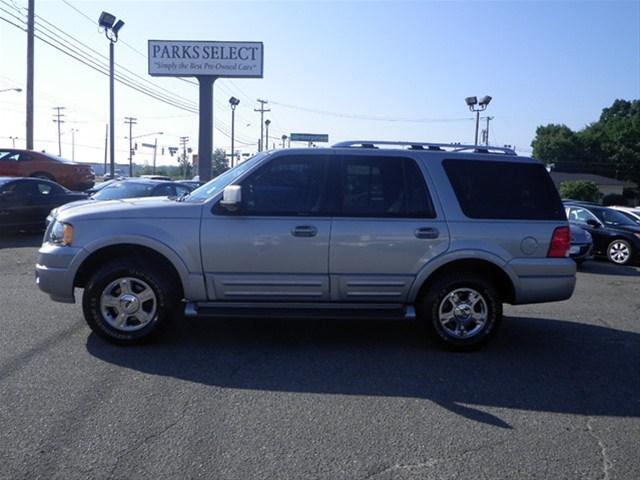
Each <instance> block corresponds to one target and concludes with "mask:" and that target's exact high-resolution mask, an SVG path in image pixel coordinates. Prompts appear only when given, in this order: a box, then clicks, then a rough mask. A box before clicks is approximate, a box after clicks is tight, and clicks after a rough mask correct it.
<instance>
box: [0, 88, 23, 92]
mask: <svg viewBox="0 0 640 480" xmlns="http://www.w3.org/2000/svg"><path fill="white" fill-rule="evenodd" d="M21 91H22V89H21V88H3V89H2V90H0V93H2V92H21Z"/></svg>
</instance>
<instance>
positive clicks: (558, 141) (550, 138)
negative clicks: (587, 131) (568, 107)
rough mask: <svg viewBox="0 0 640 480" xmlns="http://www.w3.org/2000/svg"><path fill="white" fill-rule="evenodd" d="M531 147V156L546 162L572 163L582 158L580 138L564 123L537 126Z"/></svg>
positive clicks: (557, 163)
mask: <svg viewBox="0 0 640 480" xmlns="http://www.w3.org/2000/svg"><path fill="white" fill-rule="evenodd" d="M531 147H532V148H533V156H534V157H536V158H538V159H540V160H542V161H543V162H544V163H546V164H550V163H553V164H555V165H559V164H572V163H576V162H580V161H581V160H582V155H583V148H582V145H581V143H580V139H579V138H578V136H577V135H576V134H575V133H574V132H573V131H572V130H571V129H570V128H569V127H567V126H566V125H556V124H552V123H551V124H549V125H546V126H540V127H538V128H537V129H536V137H535V138H534V139H533V142H531Z"/></svg>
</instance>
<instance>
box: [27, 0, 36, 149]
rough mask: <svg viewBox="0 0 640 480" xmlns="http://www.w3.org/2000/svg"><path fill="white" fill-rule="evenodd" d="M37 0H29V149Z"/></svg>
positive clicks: (29, 147) (31, 129) (30, 146)
mask: <svg viewBox="0 0 640 480" xmlns="http://www.w3.org/2000/svg"><path fill="white" fill-rule="evenodd" d="M35 9H36V6H35V0H29V13H28V17H27V150H33V56H34V55H33V50H34V48H33V47H34V31H35Z"/></svg>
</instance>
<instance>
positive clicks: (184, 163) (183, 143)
mask: <svg viewBox="0 0 640 480" xmlns="http://www.w3.org/2000/svg"><path fill="white" fill-rule="evenodd" d="M188 143H189V137H180V146H181V147H182V176H183V177H185V178H186V176H187V144H188Z"/></svg>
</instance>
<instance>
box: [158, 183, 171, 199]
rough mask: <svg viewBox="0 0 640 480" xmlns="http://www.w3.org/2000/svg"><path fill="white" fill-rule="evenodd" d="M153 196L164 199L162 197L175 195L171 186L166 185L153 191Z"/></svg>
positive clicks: (159, 186)
mask: <svg viewBox="0 0 640 480" xmlns="http://www.w3.org/2000/svg"><path fill="white" fill-rule="evenodd" d="M153 195H154V196H156V197H164V196H167V197H169V196H171V195H175V190H174V188H173V185H171V184H167V185H158V186H157V187H156V188H155V189H154V190H153Z"/></svg>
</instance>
